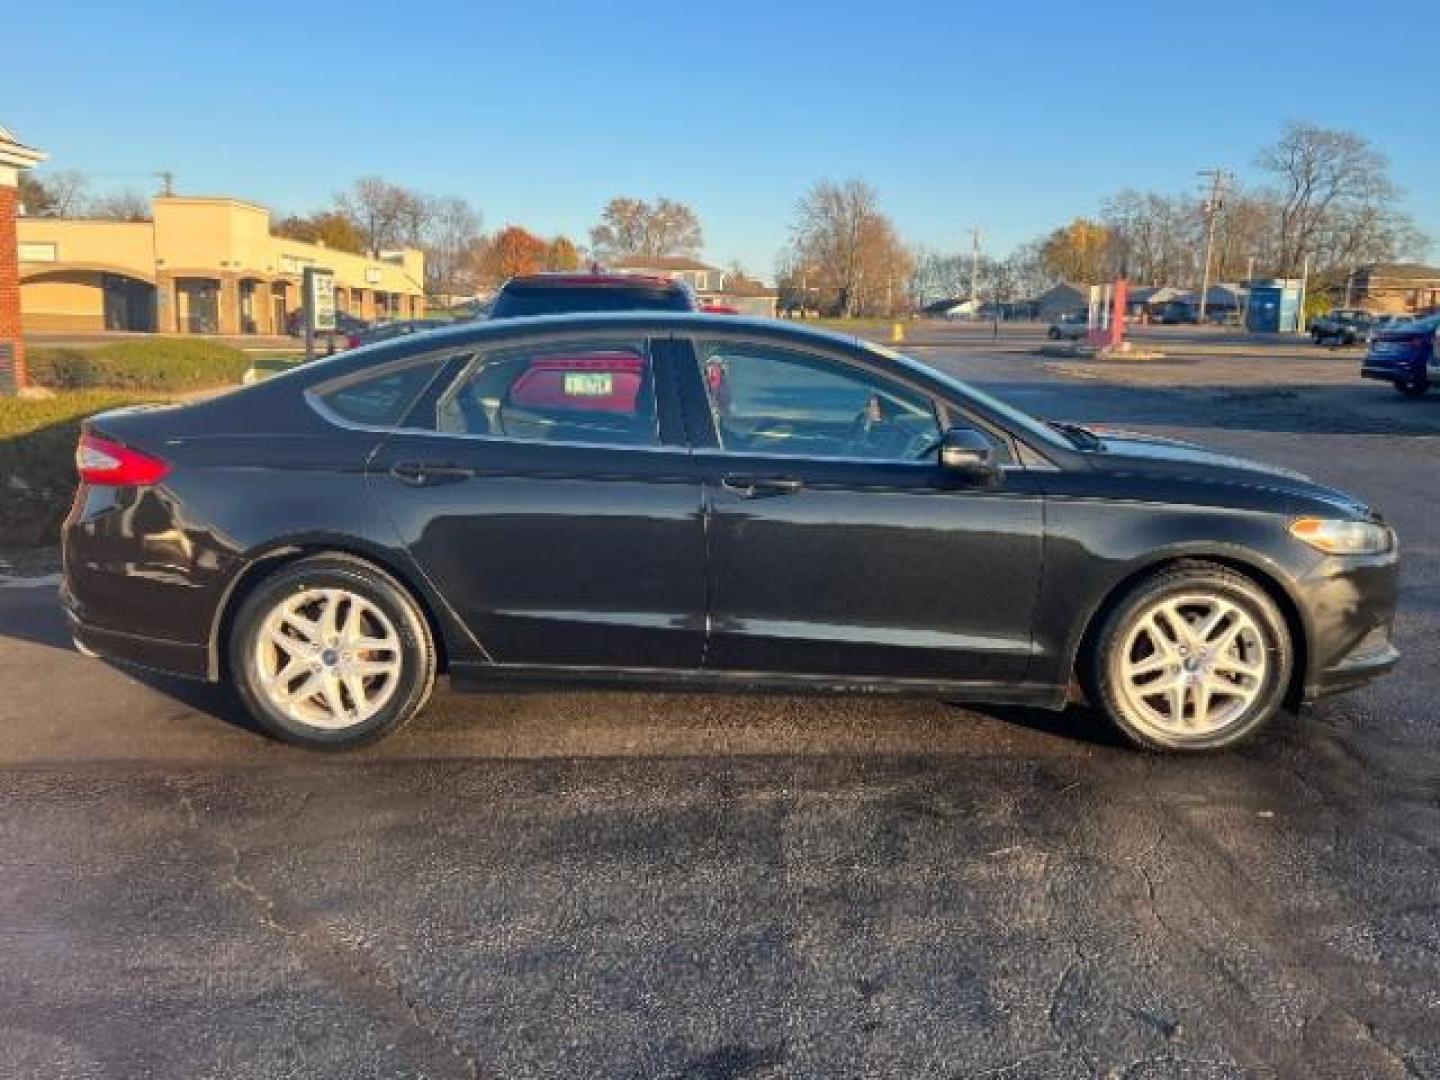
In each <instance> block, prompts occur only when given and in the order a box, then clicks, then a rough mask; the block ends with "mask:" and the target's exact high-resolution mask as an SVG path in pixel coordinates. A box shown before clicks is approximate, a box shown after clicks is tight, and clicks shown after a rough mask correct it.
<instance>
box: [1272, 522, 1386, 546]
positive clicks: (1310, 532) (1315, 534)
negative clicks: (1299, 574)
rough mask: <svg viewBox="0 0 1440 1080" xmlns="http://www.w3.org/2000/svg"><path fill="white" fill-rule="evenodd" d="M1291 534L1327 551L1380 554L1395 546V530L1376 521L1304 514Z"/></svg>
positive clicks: (1292, 527)
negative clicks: (1317, 516)
mask: <svg viewBox="0 0 1440 1080" xmlns="http://www.w3.org/2000/svg"><path fill="white" fill-rule="evenodd" d="M1290 535H1291V536H1293V537H1295V539H1297V540H1303V541H1304V542H1305V543H1307V544H1309V545H1310V546H1311V547H1313V548H1315V549H1316V550H1318V551H1323V552H1325V553H1326V554H1327V555H1380V554H1382V553H1384V552H1386V551H1389V550H1390V549H1391V548H1393V547H1394V546H1395V534H1394V532H1392V531H1391V530H1390V528H1389V526H1386V525H1377V524H1375V523H1374V522H1373V521H1344V520H1337V519H1333V518H1312V517H1306V518H1300V519H1299V520H1298V521H1296V522H1294V523H1293V524H1292V525H1291V526H1290Z"/></svg>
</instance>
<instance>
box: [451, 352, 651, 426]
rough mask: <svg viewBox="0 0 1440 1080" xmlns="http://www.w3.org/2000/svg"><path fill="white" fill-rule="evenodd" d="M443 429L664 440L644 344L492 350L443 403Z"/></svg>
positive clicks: (475, 364) (648, 359) (477, 363)
mask: <svg viewBox="0 0 1440 1080" xmlns="http://www.w3.org/2000/svg"><path fill="white" fill-rule="evenodd" d="M436 412H437V414H436V425H435V426H436V428H437V430H439V431H442V432H448V433H451V434H457V435H488V436H492V437H493V436H499V437H503V438H507V439H518V440H523V441H526V442H583V443H592V444H600V445H614V446H645V445H654V444H655V443H657V442H658V441H659V431H658V426H657V418H656V412H655V393H654V387H653V384H652V381H651V374H650V357H649V354H648V352H647V350H646V348H645V344H644V342H642V341H583V342H568V343H563V344H562V343H552V344H548V345H540V346H529V347H524V348H518V349H508V350H502V351H497V352H494V353H489V354H486V355H484V356H482V357H481V358H479V359H478V360H476V361H475V363H474V364H473V365H472V367H471V369H470V371H469V373H468V374H467V375H466V376H465V378H463V379H462V380H461V381H460V382H459V384H458V385H456V386H455V387H454V388H453V389H452V390H450V391H449V392H447V393H446V394H445V395H444V396H443V397H442V398H441V399H440V402H439V406H438V408H437V411H436Z"/></svg>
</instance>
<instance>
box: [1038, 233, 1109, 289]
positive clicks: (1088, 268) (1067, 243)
mask: <svg viewBox="0 0 1440 1080" xmlns="http://www.w3.org/2000/svg"><path fill="white" fill-rule="evenodd" d="M1109 243H1110V231H1109V230H1108V229H1106V228H1105V226H1104V225H1102V224H1100V223H1099V222H1098V221H1091V220H1090V219H1089V218H1083V217H1077V218H1075V219H1074V220H1073V221H1072V222H1070V224H1069V225H1066V226H1063V227H1062V228H1059V229H1056V230H1055V231H1054V232H1052V233H1051V234H1050V235H1049V236H1047V237H1046V238H1045V241H1044V244H1043V246H1042V247H1041V257H1042V258H1043V259H1044V261H1045V267H1046V269H1047V270H1049V271H1050V272H1051V273H1052V274H1054V275H1055V276H1056V277H1058V278H1060V279H1061V280H1064V281H1072V282H1078V283H1081V284H1091V285H1093V284H1095V283H1096V282H1098V281H1102V280H1104V279H1105V278H1106V277H1107V276H1108V269H1109V267H1108V263H1107V257H1108V254H1109Z"/></svg>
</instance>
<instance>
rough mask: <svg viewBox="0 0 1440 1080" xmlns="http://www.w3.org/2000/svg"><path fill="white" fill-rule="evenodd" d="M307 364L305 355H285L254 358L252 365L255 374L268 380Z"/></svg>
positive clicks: (251, 361)
mask: <svg viewBox="0 0 1440 1080" xmlns="http://www.w3.org/2000/svg"><path fill="white" fill-rule="evenodd" d="M304 362H305V354H304V353H284V354H281V355H275V356H252V357H251V358H250V363H251V364H252V365H253V366H254V368H255V373H256V374H257V375H258V376H259V377H260V378H262V379H268V378H269V377H270V376H271V375H278V374H280V372H282V371H289V370H290V369H291V368H293V367H297V366H298V365H300V364H303V363H304Z"/></svg>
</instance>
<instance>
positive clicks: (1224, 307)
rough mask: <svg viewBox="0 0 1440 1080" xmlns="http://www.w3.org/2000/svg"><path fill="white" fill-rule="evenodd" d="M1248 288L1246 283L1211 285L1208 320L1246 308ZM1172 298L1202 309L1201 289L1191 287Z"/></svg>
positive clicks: (1206, 311) (1208, 300) (1207, 304)
mask: <svg viewBox="0 0 1440 1080" xmlns="http://www.w3.org/2000/svg"><path fill="white" fill-rule="evenodd" d="M1247 292H1248V290H1247V289H1246V288H1245V286H1244V285H1227V284H1223V283H1217V284H1214V285H1211V286H1210V288H1209V289H1208V290H1206V292H1205V318H1206V320H1207V321H1209V320H1212V319H1218V318H1221V317H1222V316H1226V315H1237V314H1239V313H1240V312H1241V311H1243V310H1244V309H1245V297H1246V294H1247ZM1171 299H1172V300H1175V301H1178V302H1180V303H1183V304H1188V305H1190V307H1191V308H1193V309H1195V310H1196V311H1199V309H1200V290H1199V289H1189V290H1187V291H1185V292H1181V293H1177V294H1176V295H1175V296H1173V297H1171Z"/></svg>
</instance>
